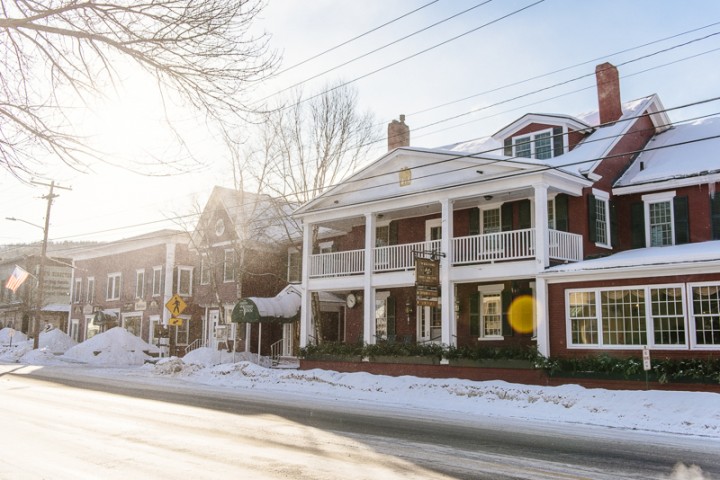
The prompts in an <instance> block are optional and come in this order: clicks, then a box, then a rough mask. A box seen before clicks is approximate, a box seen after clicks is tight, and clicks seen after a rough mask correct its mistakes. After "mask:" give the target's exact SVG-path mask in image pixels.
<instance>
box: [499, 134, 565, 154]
mask: <svg viewBox="0 0 720 480" xmlns="http://www.w3.org/2000/svg"><path fill="white" fill-rule="evenodd" d="M540 128H542V127H540ZM505 130H506V132H507V130H508V129H505ZM527 130H528V128H527V125H525V126H524V128H521V129H520V130H515V131H525V132H527ZM506 132H502V133H505V134H506V135H508V134H509V135H512V133H510V132H507V133H506ZM566 140H567V135H566V130H565V127H560V126H557V127H552V128H548V126H547V125H546V126H545V128H543V129H538V130H536V131H534V132H529V133H524V134H521V135H515V136H507V137H505V140H504V147H505V148H504V150H503V153H504V154H505V155H506V156H508V157H520V158H534V159H537V160H546V159H548V158H553V157H559V156H560V155H562V154H563V153H564V152H565V150H566V149H567V148H569V146H568V145H567V142H566Z"/></svg>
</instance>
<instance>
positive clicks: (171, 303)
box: [165, 293, 187, 353]
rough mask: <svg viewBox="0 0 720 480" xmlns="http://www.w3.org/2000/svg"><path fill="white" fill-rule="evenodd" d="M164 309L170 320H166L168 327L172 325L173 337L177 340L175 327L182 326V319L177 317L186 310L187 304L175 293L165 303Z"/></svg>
mask: <svg viewBox="0 0 720 480" xmlns="http://www.w3.org/2000/svg"><path fill="white" fill-rule="evenodd" d="M165 308H167V309H168V311H169V312H170V319H169V320H168V325H172V326H174V327H175V334H176V335H175V337H176V338H177V327H180V326H182V324H183V320H182V318H179V317H178V315H180V314H181V313H182V312H183V311H184V310H185V309H186V308H187V303H185V300H183V299H182V297H181V296H180V295H178V294H177V293H176V294H175V295H173V296H172V298H170V300H168V301H167V303H166V304H165ZM168 353H170V352H168Z"/></svg>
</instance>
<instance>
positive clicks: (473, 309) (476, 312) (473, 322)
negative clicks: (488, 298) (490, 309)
mask: <svg viewBox="0 0 720 480" xmlns="http://www.w3.org/2000/svg"><path fill="white" fill-rule="evenodd" d="M470 335H471V336H474V337H479V336H480V292H476V293H474V294H472V295H470Z"/></svg>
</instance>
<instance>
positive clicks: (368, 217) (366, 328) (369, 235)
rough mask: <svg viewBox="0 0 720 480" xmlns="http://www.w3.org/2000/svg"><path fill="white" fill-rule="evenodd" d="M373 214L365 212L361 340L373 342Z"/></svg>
mask: <svg viewBox="0 0 720 480" xmlns="http://www.w3.org/2000/svg"><path fill="white" fill-rule="evenodd" d="M375 226H376V221H375V214H374V213H366V214H365V275H364V277H363V341H364V342H365V343H367V344H371V343H375V290H374V289H373V288H372V276H373V273H374V270H375V233H376V232H375Z"/></svg>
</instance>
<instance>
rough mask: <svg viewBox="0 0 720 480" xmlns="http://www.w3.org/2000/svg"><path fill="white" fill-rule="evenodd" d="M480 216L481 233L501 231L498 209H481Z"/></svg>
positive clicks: (500, 216)
mask: <svg viewBox="0 0 720 480" xmlns="http://www.w3.org/2000/svg"><path fill="white" fill-rule="evenodd" d="M480 216H481V218H480V227H481V229H482V230H481V233H498V232H500V231H501V230H502V215H501V212H500V207H496V208H486V209H482V210H481V211H480Z"/></svg>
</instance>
